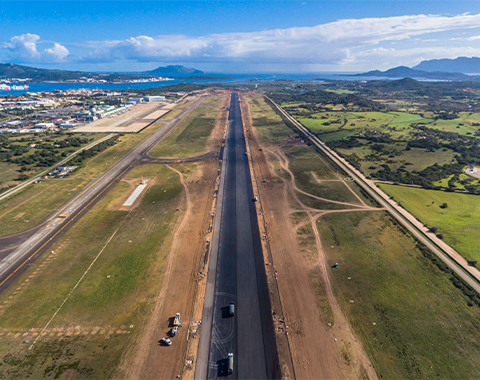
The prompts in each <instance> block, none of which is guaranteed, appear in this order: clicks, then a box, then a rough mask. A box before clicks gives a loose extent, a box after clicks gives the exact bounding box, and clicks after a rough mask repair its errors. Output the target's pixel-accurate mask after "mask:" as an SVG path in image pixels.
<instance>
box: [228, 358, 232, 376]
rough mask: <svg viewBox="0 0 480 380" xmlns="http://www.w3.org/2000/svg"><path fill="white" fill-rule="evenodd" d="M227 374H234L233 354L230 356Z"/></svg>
mask: <svg viewBox="0 0 480 380" xmlns="http://www.w3.org/2000/svg"><path fill="white" fill-rule="evenodd" d="M227 373H228V374H229V375H230V374H231V373H233V354H232V353H230V354H228V364H227Z"/></svg>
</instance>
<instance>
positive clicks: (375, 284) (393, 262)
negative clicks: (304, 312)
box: [311, 212, 480, 379]
mask: <svg viewBox="0 0 480 380" xmlns="http://www.w3.org/2000/svg"><path fill="white" fill-rule="evenodd" d="M317 226H318V228H319V232H320V234H321V237H322V243H323V249H324V251H325V253H326V254H327V257H328V263H329V264H331V265H333V264H334V263H335V262H338V263H339V264H340V265H339V266H338V268H335V269H332V270H331V278H332V280H333V285H334V292H335V294H336V297H337V299H338V300H339V302H340V306H341V307H342V309H343V311H344V313H345V314H346V315H347V316H348V319H349V320H350V323H351V324H352V326H353V328H354V330H355V332H356V333H357V334H358V336H359V337H360V338H361V339H362V341H363V342H364V347H365V349H366V351H367V353H368V355H369V357H370V358H371V360H372V362H373V365H374V367H375V370H376V372H377V374H378V376H379V378H384V379H401V378H411V379H413V378H416V379H419V378H443V379H445V378H456V379H462V378H464V379H467V378H476V377H478V373H479V372H480V365H479V363H480V360H479V359H480V351H479V344H478V342H479V338H480V337H479V330H478V327H479V323H480V309H479V308H478V307H468V306H467V301H468V300H467V298H466V297H465V296H464V295H463V294H462V293H461V292H460V291H459V290H457V289H456V288H455V287H454V286H453V285H452V284H451V283H450V281H449V279H448V277H447V276H446V275H445V274H443V272H441V271H439V270H438V269H437V267H436V266H435V265H433V264H432V262H431V261H429V259H426V258H425V257H423V256H422V254H421V253H420V252H419V250H418V249H417V248H416V246H415V243H414V241H412V239H411V238H410V237H408V236H406V235H404V234H402V233H401V232H400V231H399V229H398V228H397V227H396V226H395V225H394V223H393V221H392V220H391V218H390V217H389V216H388V215H387V214H385V213H381V212H376V213H361V212H358V213H349V214H341V213H340V214H330V215H327V216H325V217H323V218H322V219H321V220H319V222H318V223H317ZM331 246H333V248H331ZM311 276H312V280H311V281H314V280H315V279H317V278H318V276H319V275H314V274H313V275H311ZM349 278H350V279H349ZM322 294H323V293H321V292H320V294H319V297H322ZM350 300H352V301H353V303H351V302H350Z"/></svg>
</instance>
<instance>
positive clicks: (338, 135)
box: [318, 130, 358, 142]
mask: <svg viewBox="0 0 480 380" xmlns="http://www.w3.org/2000/svg"><path fill="white" fill-rule="evenodd" d="M357 133H358V131H351V130H350V131H343V130H342V131H338V132H331V133H326V134H323V135H320V136H318V138H319V139H320V140H322V141H323V142H327V141H333V140H340V139H343V138H344V137H349V136H353V135H356V134H357Z"/></svg>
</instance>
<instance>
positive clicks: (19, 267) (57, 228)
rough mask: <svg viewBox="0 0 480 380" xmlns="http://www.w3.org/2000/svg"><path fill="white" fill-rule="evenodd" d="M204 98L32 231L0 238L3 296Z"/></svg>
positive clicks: (183, 111) (184, 110)
mask: <svg viewBox="0 0 480 380" xmlns="http://www.w3.org/2000/svg"><path fill="white" fill-rule="evenodd" d="M203 99H204V97H200V98H199V99H198V100H196V101H195V102H194V103H192V104H191V105H189V106H188V107H185V108H184V109H183V110H182V112H181V113H180V114H178V115H177V116H176V117H175V118H173V119H172V120H171V121H170V122H169V123H168V124H166V125H165V126H164V127H163V128H161V129H159V130H158V131H156V132H155V133H153V134H152V135H151V136H150V137H148V138H147V139H146V140H144V141H143V142H142V143H140V144H139V145H138V146H137V147H136V148H134V149H133V150H132V151H130V152H129V153H127V154H126V155H125V156H124V157H123V158H121V159H120V160H118V161H117V162H116V163H115V164H114V165H113V166H111V167H110V168H109V169H107V170H106V171H105V172H103V173H102V174H101V175H100V176H98V177H97V178H96V179H95V180H94V181H92V182H91V183H90V184H89V185H87V186H86V187H85V188H84V189H83V190H82V191H80V193H79V194H77V195H76V196H75V197H73V198H72V199H71V200H69V201H67V202H66V203H65V204H64V205H62V206H61V207H59V208H58V210H57V211H56V212H54V213H53V214H51V215H49V216H48V217H47V218H46V219H45V220H43V221H42V222H40V223H39V224H37V225H36V226H34V227H32V228H30V229H28V230H25V231H22V232H19V233H16V234H11V235H7V236H2V237H0V294H1V293H2V292H3V291H4V290H5V289H7V288H8V286H10V285H11V284H12V283H13V282H14V281H15V280H16V279H17V278H18V277H19V276H20V275H21V274H22V273H23V272H24V271H25V270H26V269H28V267H29V266H30V265H31V263H32V262H34V261H35V260H37V259H38V258H39V257H40V256H41V255H42V254H43V253H44V252H46V251H51V250H55V241H56V240H57V239H58V238H59V237H61V236H62V235H63V234H64V233H65V232H66V231H67V230H68V228H71V227H72V226H73V224H74V223H75V222H76V221H77V220H79V219H80V218H81V216H82V215H83V214H84V213H85V212H87V211H88V209H89V208H91V207H92V206H93V205H94V204H95V203H96V202H97V201H98V200H99V199H101V197H102V196H103V195H105V194H106V193H107V192H108V190H109V189H110V188H111V187H113V185H114V184H115V183H116V182H117V181H119V180H120V179H121V178H122V177H123V176H124V175H125V174H126V173H127V172H128V171H129V170H130V169H131V168H132V167H134V166H136V165H139V164H142V159H144V158H145V157H148V152H149V151H150V150H151V149H152V148H153V147H154V146H155V145H156V144H158V142H160V141H161V140H162V139H163V138H164V137H166V136H167V135H168V133H169V132H170V131H171V130H172V129H173V128H175V127H176V126H177V125H178V124H179V123H180V122H181V121H182V120H183V119H184V118H185V117H186V116H187V115H188V114H189V113H190V112H191V111H192V110H193V109H194V108H196V107H197V106H198V105H199V104H200V103H201V102H202V101H203ZM60 214H67V216H66V217H65V218H60V217H59V215H60Z"/></svg>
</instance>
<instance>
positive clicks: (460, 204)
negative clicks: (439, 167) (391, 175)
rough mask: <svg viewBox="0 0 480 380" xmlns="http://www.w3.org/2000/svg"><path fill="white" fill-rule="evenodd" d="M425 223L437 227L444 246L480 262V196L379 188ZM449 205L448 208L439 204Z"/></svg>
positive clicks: (399, 188)
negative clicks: (479, 235) (479, 237)
mask: <svg viewBox="0 0 480 380" xmlns="http://www.w3.org/2000/svg"><path fill="white" fill-rule="evenodd" d="M380 188H381V189H382V190H383V191H385V192H386V193H387V194H388V195H390V196H392V197H393V198H394V199H395V201H397V202H400V203H401V204H402V206H403V207H405V208H406V209H407V210H408V211H409V212H410V213H412V214H413V215H414V216H415V217H416V218H418V219H419V220H420V221H422V223H424V224H426V225H428V226H429V227H431V226H436V227H438V229H439V231H438V232H439V233H442V234H443V237H444V241H445V243H447V244H449V245H450V246H452V248H454V249H455V250H457V251H458V252H459V253H460V254H461V255H462V256H463V257H465V258H466V259H469V260H479V261H480V247H479V245H478V226H479V225H480V197H478V196H475V195H469V194H457V193H450V192H444V191H436V190H424V189H416V188H411V187H403V186H393V185H380ZM443 203H447V205H448V207H447V208H443V209H442V208H440V205H442V204H443Z"/></svg>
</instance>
